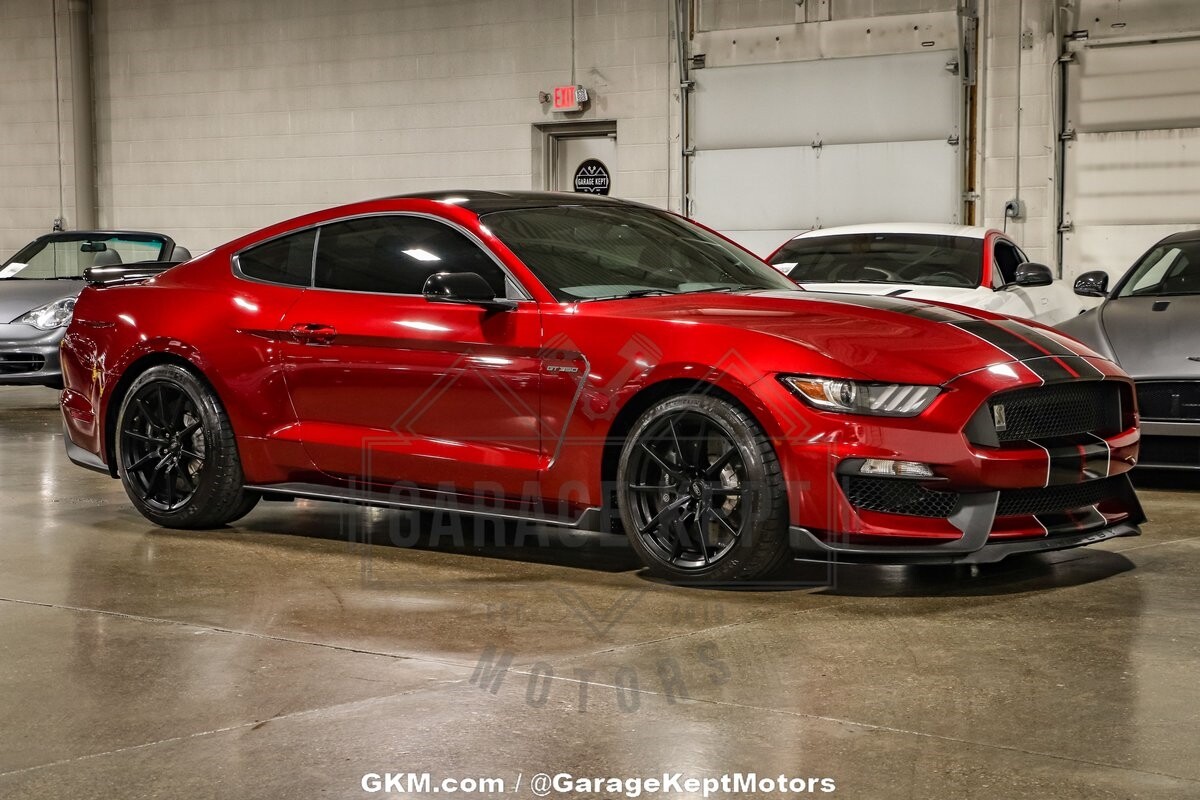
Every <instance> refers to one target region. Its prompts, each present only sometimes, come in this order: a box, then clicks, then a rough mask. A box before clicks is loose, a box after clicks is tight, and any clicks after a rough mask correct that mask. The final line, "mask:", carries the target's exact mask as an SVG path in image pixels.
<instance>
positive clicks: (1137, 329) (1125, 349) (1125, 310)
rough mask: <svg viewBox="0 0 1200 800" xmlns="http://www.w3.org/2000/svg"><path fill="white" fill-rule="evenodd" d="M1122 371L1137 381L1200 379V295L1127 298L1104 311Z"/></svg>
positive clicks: (1107, 331)
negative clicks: (1150, 379) (1197, 360)
mask: <svg viewBox="0 0 1200 800" xmlns="http://www.w3.org/2000/svg"><path fill="white" fill-rule="evenodd" d="M1097 313H1099V315H1100V324H1101V325H1102V327H1103V330H1104V334H1105V337H1106V338H1107V339H1108V342H1109V345H1110V346H1111V347H1112V351H1113V354H1114V355H1115V356H1116V357H1117V362H1118V363H1119V364H1120V365H1121V367H1122V368H1123V369H1124V370H1125V371H1126V372H1128V373H1129V374H1130V375H1131V376H1133V377H1134V378H1196V377H1200V362H1196V361H1192V360H1190V359H1191V358H1200V322H1198V320H1200V295H1173V296H1169V297H1122V298H1120V299H1118V300H1110V301H1108V302H1106V303H1105V304H1104V305H1103V306H1102V307H1101V308H1100V310H1099V312H1097Z"/></svg>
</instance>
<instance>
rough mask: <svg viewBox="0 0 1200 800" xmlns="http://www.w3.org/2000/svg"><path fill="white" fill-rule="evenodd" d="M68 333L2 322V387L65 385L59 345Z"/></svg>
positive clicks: (0, 345) (0, 330)
mask: <svg viewBox="0 0 1200 800" xmlns="http://www.w3.org/2000/svg"><path fill="white" fill-rule="evenodd" d="M65 333H66V329H65V328H56V329H54V330H52V331H39V330H38V329H37V328H34V327H33V326H31V325H15V324H12V323H9V324H6V325H0V386H54V387H60V386H62V367H61V365H60V362H59V345H60V344H61V343H62V340H63V335H64V334H65Z"/></svg>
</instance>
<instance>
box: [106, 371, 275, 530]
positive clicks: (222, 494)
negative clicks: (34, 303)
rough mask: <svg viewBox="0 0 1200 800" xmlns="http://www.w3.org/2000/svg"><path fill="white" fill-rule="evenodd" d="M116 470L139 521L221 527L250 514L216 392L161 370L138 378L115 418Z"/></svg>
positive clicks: (191, 377)
mask: <svg viewBox="0 0 1200 800" xmlns="http://www.w3.org/2000/svg"><path fill="white" fill-rule="evenodd" d="M114 441H115V443H116V458H117V469H118V472H119V474H120V476H121V483H122V485H124V487H125V493H126V494H128V495H129V499H130V500H131V501H133V505H134V506H135V507H136V508H137V510H138V511H139V512H141V514H142V516H144V517H145V518H146V519H148V520H150V521H151V522H154V523H155V524H157V525H161V526H163V527H164V528H181V529H202V528H218V527H221V526H222V525H227V524H229V523H231V522H234V521H235V520H238V519H241V518H242V517H244V516H245V515H246V514H249V513H250V511H251V509H253V508H254V506H255V505H256V504H257V503H258V500H259V495H258V494H255V493H253V492H247V491H246V490H245V488H244V486H243V478H242V465H241V460H240V459H239V458H238V451H237V442H236V440H235V439H234V436H233V427H232V426H231V425H230V424H229V417H228V416H227V415H226V414H225V409H224V408H222V406H221V402H220V400H218V399H217V396H216V394H215V393H214V392H213V390H212V389H211V388H210V387H209V386H208V385H207V384H206V383H205V382H204V381H203V380H201V379H200V378H199V377H197V376H196V375H195V374H194V373H192V372H190V371H188V370H187V369H184V368H183V367H181V366H177V365H175V364H164V365H160V366H157V367H151V368H150V369H148V370H146V371H145V372H143V373H142V374H141V375H139V376H138V377H137V378H136V379H135V380H134V382H133V384H132V385H131V386H130V387H129V391H127V392H126V393H125V397H124V399H123V400H122V402H121V409H120V412H119V413H118V415H117V429H116V435H115V436H114Z"/></svg>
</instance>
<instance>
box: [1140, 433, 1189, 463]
mask: <svg viewBox="0 0 1200 800" xmlns="http://www.w3.org/2000/svg"><path fill="white" fill-rule="evenodd" d="M1138 463H1139V464H1141V465H1143V466H1147V467H1153V466H1156V465H1162V466H1168V467H1196V468H1198V469H1200V438H1198V437H1195V436H1143V437H1142V447H1141V451H1140V453H1139V455H1138Z"/></svg>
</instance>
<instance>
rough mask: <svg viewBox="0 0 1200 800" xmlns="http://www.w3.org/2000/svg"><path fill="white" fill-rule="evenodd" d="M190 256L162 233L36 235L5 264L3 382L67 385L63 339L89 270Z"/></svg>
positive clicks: (0, 273) (0, 270)
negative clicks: (60, 356)
mask: <svg viewBox="0 0 1200 800" xmlns="http://www.w3.org/2000/svg"><path fill="white" fill-rule="evenodd" d="M189 258H191V254H190V253H189V252H188V251H187V248H184V247H179V246H178V245H176V244H175V242H174V240H173V239H171V237H170V236H165V235H163V234H161V233H146V232H143V231H67V232H61V233H48V234H46V235H45V236H39V237H38V238H37V239H34V240H33V241H32V242H30V243H29V244H27V245H26V246H25V247H23V248H21V249H20V250H19V251H17V253H16V255H14V256H13V257H12V258H10V259H9V260H8V261H5V262H4V264H3V265H0V386H4V385H14V384H16V385H41V386H53V387H56V388H61V387H62V372H61V370H60V369H59V366H58V345H59V343H60V342H61V341H62V338H63V333H64V332H65V331H66V329H67V324H68V323H69V322H70V321H71V312H72V311H73V310H74V308H75V298H76V297H78V296H79V293H80V292H81V291H82V290H83V284H84V282H83V272H84V270H86V269H90V268H91V267H118V266H121V265H125V264H131V263H137V264H142V263H147V262H179V261H186V260H187V259H189Z"/></svg>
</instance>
